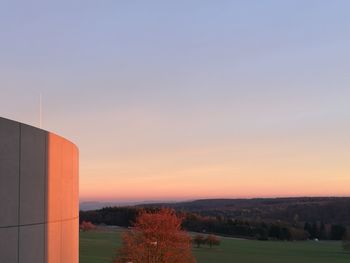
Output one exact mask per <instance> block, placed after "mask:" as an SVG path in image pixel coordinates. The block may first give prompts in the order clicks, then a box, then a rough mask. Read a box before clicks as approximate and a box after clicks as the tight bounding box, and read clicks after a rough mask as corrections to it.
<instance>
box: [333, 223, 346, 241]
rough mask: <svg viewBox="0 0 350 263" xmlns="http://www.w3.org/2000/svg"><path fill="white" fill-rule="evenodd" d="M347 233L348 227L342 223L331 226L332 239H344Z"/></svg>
mask: <svg viewBox="0 0 350 263" xmlns="http://www.w3.org/2000/svg"><path fill="white" fill-rule="evenodd" d="M345 234H346V228H345V227H344V226H342V225H332V228H331V239H332V240H342V239H343V237H344V235H345Z"/></svg>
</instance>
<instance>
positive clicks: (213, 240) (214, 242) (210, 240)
mask: <svg viewBox="0 0 350 263" xmlns="http://www.w3.org/2000/svg"><path fill="white" fill-rule="evenodd" d="M205 241H206V243H207V244H208V245H209V246H210V248H212V246H218V245H220V239H219V238H218V237H217V236H214V235H208V236H207V238H206V239H205Z"/></svg>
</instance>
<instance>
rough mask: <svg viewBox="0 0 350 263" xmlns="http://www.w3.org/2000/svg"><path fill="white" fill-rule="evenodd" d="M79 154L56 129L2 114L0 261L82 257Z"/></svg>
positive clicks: (73, 262) (63, 262)
mask: <svg viewBox="0 0 350 263" xmlns="http://www.w3.org/2000/svg"><path fill="white" fill-rule="evenodd" d="M78 155H79V153H78V148H77V147H76V146H75V145H74V144H73V143H71V142H70V141H68V140H66V139H64V138H62V137H60V136H58V135H55V134H53V133H51V132H47V131H44V130H41V129H38V128H35V127H32V126H28V125H26V124H23V123H18V122H15V121H12V120H8V119H4V118H0V263H78V261H79V255H78V254H79V247H78V246H79V227H78V225H79V193H78V188H79V182H78V177H79V164H78V162H79V159H78Z"/></svg>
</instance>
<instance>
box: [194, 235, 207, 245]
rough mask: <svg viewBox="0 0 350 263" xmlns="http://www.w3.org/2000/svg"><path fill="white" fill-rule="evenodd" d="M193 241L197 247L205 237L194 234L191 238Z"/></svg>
mask: <svg viewBox="0 0 350 263" xmlns="http://www.w3.org/2000/svg"><path fill="white" fill-rule="evenodd" d="M193 242H194V243H196V245H197V247H198V248H199V247H200V246H201V245H203V244H205V237H204V236H203V235H196V236H195V237H194V238H193Z"/></svg>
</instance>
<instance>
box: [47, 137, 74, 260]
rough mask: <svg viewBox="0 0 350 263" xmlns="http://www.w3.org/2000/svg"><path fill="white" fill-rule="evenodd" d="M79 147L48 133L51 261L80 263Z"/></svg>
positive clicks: (48, 198)
mask: <svg viewBox="0 0 350 263" xmlns="http://www.w3.org/2000/svg"><path fill="white" fill-rule="evenodd" d="M78 166H79V164H78V149H77V148H76V146H75V145H74V144H72V143H71V142H69V141H67V140H66V139H64V138H62V137H59V136H57V135H55V134H52V133H49V134H48V181H47V201H48V202H47V262H48V263H65V262H72V263H76V262H78V261H79V255H78V244H79V236H78V234H79V233H78V224H79V207H78V204H79V201H78V200H79V196H78V195H79V193H78V185H79V182H78Z"/></svg>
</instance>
